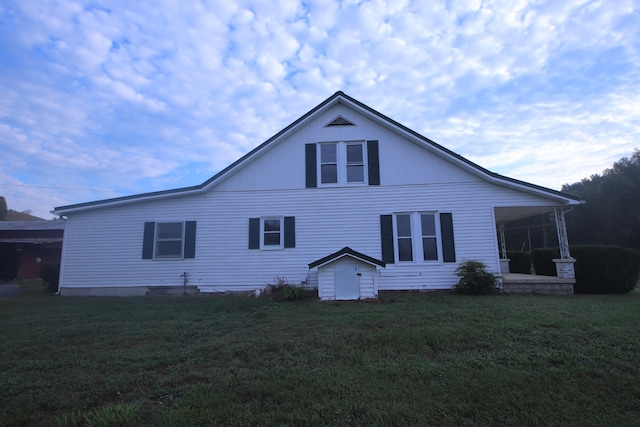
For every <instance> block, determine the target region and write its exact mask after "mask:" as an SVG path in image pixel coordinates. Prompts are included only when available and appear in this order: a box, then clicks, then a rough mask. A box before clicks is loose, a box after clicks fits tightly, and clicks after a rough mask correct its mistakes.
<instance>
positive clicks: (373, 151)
mask: <svg viewBox="0 0 640 427" xmlns="http://www.w3.org/2000/svg"><path fill="white" fill-rule="evenodd" d="M378 145H379V144H378V141H376V140H371V141H366V142H365V141H347V142H345V141H342V142H320V143H309V144H305V146H304V167H305V171H304V180H305V187H306V188H317V187H318V186H326V187H330V186H339V185H359V184H360V185H361V184H364V185H372V186H377V185H380V154H379V152H378V151H379V150H378Z"/></svg>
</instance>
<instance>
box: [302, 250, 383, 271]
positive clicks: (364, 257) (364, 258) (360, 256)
mask: <svg viewBox="0 0 640 427" xmlns="http://www.w3.org/2000/svg"><path fill="white" fill-rule="evenodd" d="M345 256H349V257H351V258H355V259H357V260H358V261H362V262H366V263H367V264H371V265H374V266H375V265H377V266H380V267H383V268H384V267H386V264H385V263H384V262H383V261H380V260H379V259H375V258H373V257H370V256H368V255H365V254H363V253H361V252H358V251H354V250H353V249H351V248H350V247H348V246H345V247H344V248H342V249H340V250H339V251H338V252H334V253H332V254H331V255H327V256H326V257H324V258H320V259H319V260H317V261H313V262H311V263H309V269H312V268H314V267H322V266H323V265H325V264H329V263H330V262H332V261H335V260H337V259H340V258H343V257H345Z"/></svg>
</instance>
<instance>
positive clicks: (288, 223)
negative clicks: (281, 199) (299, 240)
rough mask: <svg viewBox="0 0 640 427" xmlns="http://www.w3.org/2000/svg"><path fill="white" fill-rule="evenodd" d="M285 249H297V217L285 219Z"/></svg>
mask: <svg viewBox="0 0 640 427" xmlns="http://www.w3.org/2000/svg"><path fill="white" fill-rule="evenodd" d="M284 247H285V248H295V247H296V217H295V216H285V217H284Z"/></svg>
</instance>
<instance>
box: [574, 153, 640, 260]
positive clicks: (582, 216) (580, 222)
mask: <svg viewBox="0 0 640 427" xmlns="http://www.w3.org/2000/svg"><path fill="white" fill-rule="evenodd" d="M562 191H564V192H567V193H570V194H574V195H576V196H579V197H580V198H581V199H582V200H584V201H585V202H586V203H585V204H584V205H581V206H576V207H575V208H574V209H573V211H571V212H570V213H568V214H567V215H566V224H567V232H568V233H569V240H570V242H571V244H607V245H618V246H625V247H628V248H634V249H640V150H638V149H635V151H634V153H633V154H632V155H631V157H623V158H622V159H620V160H619V161H617V162H615V163H614V164H613V167H611V168H609V169H606V170H605V171H604V172H603V173H602V174H595V175H591V177H589V178H584V179H583V180H581V181H580V182H576V183H574V184H565V185H563V186H562Z"/></svg>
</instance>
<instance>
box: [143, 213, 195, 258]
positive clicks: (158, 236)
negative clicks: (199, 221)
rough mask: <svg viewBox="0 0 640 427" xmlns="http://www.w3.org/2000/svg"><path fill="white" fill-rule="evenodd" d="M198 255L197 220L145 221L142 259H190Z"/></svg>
mask: <svg viewBox="0 0 640 427" xmlns="http://www.w3.org/2000/svg"><path fill="white" fill-rule="evenodd" d="M195 256H196V221H185V222H145V223H144V235H143V241H142V259H183V258H184V259H188V258H195Z"/></svg>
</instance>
